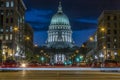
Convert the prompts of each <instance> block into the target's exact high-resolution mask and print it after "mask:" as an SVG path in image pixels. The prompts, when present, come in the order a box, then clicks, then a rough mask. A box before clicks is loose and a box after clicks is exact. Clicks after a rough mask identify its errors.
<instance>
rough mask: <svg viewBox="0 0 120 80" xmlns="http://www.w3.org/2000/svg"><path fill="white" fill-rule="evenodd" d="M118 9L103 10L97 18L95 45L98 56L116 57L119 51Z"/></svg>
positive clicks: (119, 26)
mask: <svg viewBox="0 0 120 80" xmlns="http://www.w3.org/2000/svg"><path fill="white" fill-rule="evenodd" d="M119 34H120V11H118V10H110V11H109V10H108V11H103V12H102V14H101V15H100V17H99V19H98V30H97V40H98V43H97V46H98V50H99V57H101V58H103V59H104V60H106V59H116V58H118V56H119V54H120V53H119V52H120V35H119Z"/></svg>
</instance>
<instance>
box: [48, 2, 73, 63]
mask: <svg viewBox="0 0 120 80" xmlns="http://www.w3.org/2000/svg"><path fill="white" fill-rule="evenodd" d="M46 46H47V47H48V48H54V49H59V52H54V53H51V54H52V55H51V61H52V62H53V63H64V61H65V60H66V54H67V53H64V52H61V51H60V49H64V48H72V47H74V41H73V39H72V30H71V26H70V22H69V19H68V17H67V16H66V15H65V14H64V13H63V10H62V6H61V2H59V6H58V11H57V13H56V14H55V15H54V16H53V17H52V20H51V23H50V25H49V30H48V39H47V43H46Z"/></svg>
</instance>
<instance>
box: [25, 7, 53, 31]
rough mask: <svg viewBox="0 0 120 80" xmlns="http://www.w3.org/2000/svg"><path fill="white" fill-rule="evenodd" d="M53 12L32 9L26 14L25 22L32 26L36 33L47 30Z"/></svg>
mask: <svg viewBox="0 0 120 80" xmlns="http://www.w3.org/2000/svg"><path fill="white" fill-rule="evenodd" d="M51 14H52V10H39V9H30V10H28V11H27V12H26V14H25V21H26V22H27V23H30V24H31V25H32V28H33V29H34V31H42V30H47V26H48V25H49V22H50V15H51Z"/></svg>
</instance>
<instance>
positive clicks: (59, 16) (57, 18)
mask: <svg viewBox="0 0 120 80" xmlns="http://www.w3.org/2000/svg"><path fill="white" fill-rule="evenodd" d="M60 24H61V25H70V24H69V19H68V17H67V16H66V15H65V14H64V13H56V14H55V15H54V16H53V17H52V20H51V25H60Z"/></svg>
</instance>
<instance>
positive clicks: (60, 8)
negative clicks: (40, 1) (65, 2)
mask: <svg viewBox="0 0 120 80" xmlns="http://www.w3.org/2000/svg"><path fill="white" fill-rule="evenodd" d="M62 12H63V11H62V5H61V2H59V6H58V13H62Z"/></svg>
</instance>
